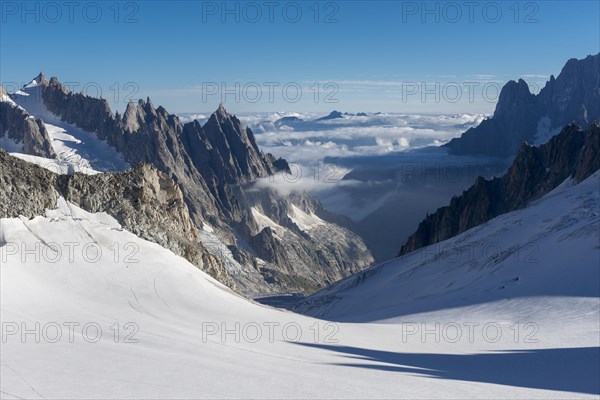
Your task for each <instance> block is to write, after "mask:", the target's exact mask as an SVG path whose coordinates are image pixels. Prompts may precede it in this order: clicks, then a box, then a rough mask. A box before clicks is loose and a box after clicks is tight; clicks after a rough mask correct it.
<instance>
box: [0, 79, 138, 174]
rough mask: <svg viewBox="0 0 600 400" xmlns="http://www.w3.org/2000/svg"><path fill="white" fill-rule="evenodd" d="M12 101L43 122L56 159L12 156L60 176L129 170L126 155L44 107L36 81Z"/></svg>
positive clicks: (25, 155)
mask: <svg viewBox="0 0 600 400" xmlns="http://www.w3.org/2000/svg"><path fill="white" fill-rule="evenodd" d="M11 101H14V103H16V104H17V105H19V106H20V107H22V108H24V109H25V110H26V111H27V112H28V113H29V114H30V115H32V116H34V117H35V118H39V119H41V120H42V121H43V122H44V125H45V126H46V129H47V130H48V134H49V135H50V139H51V141H52V147H53V149H54V152H55V153H56V155H57V159H56V160H52V159H46V158H42V157H31V156H28V155H27V154H22V153H18V152H13V153H11V154H12V155H14V156H16V157H19V158H22V159H24V160H25V161H29V162H34V163H36V164H38V165H41V166H43V167H44V168H48V169H50V170H52V171H54V172H57V173H73V172H83V173H86V174H95V173H98V172H114V171H123V170H125V169H127V168H129V164H128V163H127V162H125V161H124V159H123V156H122V155H121V154H120V153H119V152H117V151H116V150H115V149H114V148H113V147H111V146H110V145H109V144H108V143H106V142H105V141H103V140H101V139H99V138H98V137H97V136H96V135H95V134H94V133H91V132H86V131H84V130H83V129H80V128H78V127H77V126H75V125H73V124H68V123H66V122H63V121H61V119H60V118H58V117H57V116H56V115H54V114H52V113H51V112H50V111H49V110H48V109H47V108H46V106H45V105H44V101H43V99H42V92H41V85H40V84H39V83H38V82H36V80H35V79H34V80H33V81H31V82H30V83H29V84H27V85H25V86H24V87H23V89H22V90H19V91H17V92H15V93H14V94H12V100H11ZM6 150H8V151H11V150H12V149H10V148H6Z"/></svg>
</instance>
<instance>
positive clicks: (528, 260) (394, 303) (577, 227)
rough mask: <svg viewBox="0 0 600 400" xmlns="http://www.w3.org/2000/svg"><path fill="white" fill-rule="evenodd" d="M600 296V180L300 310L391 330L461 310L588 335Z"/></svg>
mask: <svg viewBox="0 0 600 400" xmlns="http://www.w3.org/2000/svg"><path fill="white" fill-rule="evenodd" d="M599 295H600V171H598V172H596V173H595V174H593V175H592V176H591V177H589V178H588V179H587V180H585V181H583V182H581V183H579V184H577V185H574V184H573V183H572V182H571V181H570V180H569V181H565V182H564V183H563V184H562V185H560V186H559V187H557V188H556V189H555V190H553V191H552V192H550V193H549V194H547V195H546V196H544V197H543V198H542V199H540V200H538V201H536V202H534V203H532V204H531V205H530V206H529V207H527V208H525V209H522V210H519V211H515V212H511V213H507V214H504V215H501V216H499V217H497V218H495V219H493V220H491V221H489V222H487V223H485V224H483V225H480V226H478V227H476V228H473V229H470V230H468V231H466V232H464V233H463V234H461V235H459V236H456V237H454V238H452V239H449V240H446V241H443V242H440V243H438V244H435V245H432V246H429V247H426V248H423V249H421V250H418V251H415V252H412V253H410V254H408V255H406V256H404V257H401V258H398V259H395V260H392V261H390V262H388V263H386V264H383V265H379V266H376V267H373V268H370V269H368V270H366V271H364V272H363V273H360V274H357V275H355V276H353V277H350V278H347V279H345V280H343V281H341V282H339V283H338V284H335V285H333V286H331V287H329V288H327V289H325V290H323V291H321V292H319V293H317V294H315V295H314V296H312V297H311V298H309V299H308V300H306V301H305V302H304V303H303V304H302V305H301V307H300V308H301V309H302V310H303V311H305V312H307V313H309V314H311V315H315V316H319V317H322V318H327V319H334V320H339V321H374V320H383V319H392V321H393V320H396V319H398V317H401V316H405V315H408V314H415V313H420V312H430V311H434V310H440V309H452V308H459V307H463V309H462V311H461V312H460V314H462V315H465V317H466V318H470V317H472V316H473V315H474V314H477V313H479V312H484V313H488V312H492V313H495V314H498V315H503V316H507V317H510V318H521V319H527V320H538V319H542V320H546V319H549V320H552V319H554V318H556V320H557V321H560V320H565V319H566V320H569V321H571V319H577V318H582V319H584V320H586V321H588V322H590V324H591V325H590V328H592V327H593V324H592V322H594V321H596V326H595V329H597V328H598V324H597V323H598V305H599V299H598V297H599ZM482 310H483V311H482ZM439 312H440V311H438V313H439ZM441 312H442V313H444V312H446V311H441ZM450 313H451V314H454V313H453V312H451V311H450ZM390 322H391V321H390ZM597 340H598V337H596V344H599V343H598V341H597Z"/></svg>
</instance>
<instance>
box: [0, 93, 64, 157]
mask: <svg viewBox="0 0 600 400" xmlns="http://www.w3.org/2000/svg"><path fill="white" fill-rule="evenodd" d="M0 97H1V99H0V138H1V137H4V136H6V137H8V139H10V140H12V141H13V142H16V143H18V144H22V145H23V150H22V152H23V153H26V154H31V155H34V156H38V157H46V158H55V157H56V154H54V150H53V149H52V143H51V142H50V136H49V135H48V131H47V130H46V127H45V126H44V124H43V123H42V121H41V120H39V119H35V118H33V117H31V116H30V115H29V114H27V111H25V110H24V109H22V108H20V107H18V106H17V105H16V104H14V103H13V102H12V101H10V100H7V101H5V100H3V99H8V95H7V94H6V92H5V91H4V89H3V88H2V87H1V86H0Z"/></svg>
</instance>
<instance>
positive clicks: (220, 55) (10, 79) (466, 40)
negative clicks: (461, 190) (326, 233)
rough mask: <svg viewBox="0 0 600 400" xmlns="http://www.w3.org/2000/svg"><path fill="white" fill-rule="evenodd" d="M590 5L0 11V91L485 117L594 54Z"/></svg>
mask: <svg viewBox="0 0 600 400" xmlns="http://www.w3.org/2000/svg"><path fill="white" fill-rule="evenodd" d="M599 3H600V2H599V1H597V0H596V1H580V2H577V1H565V2H561V1H535V2H528V1H522V2H516V1H497V2H493V1H474V2H472V3H471V4H472V6H469V5H466V2H465V1H462V0H461V1H457V2H427V3H423V2H421V1H417V2H406V1H336V2H328V1H321V2H316V1H312V0H309V1H295V2H294V1H272V2H269V1H257V2H226V3H223V2H221V1H216V2H212V1H209V2H206V1H205V2H194V1H183V2H177V1H169V2H166V1H165V2H162V1H137V2H127V1H123V2H119V3H117V2H114V1H110V0H109V1H102V2H100V1H99V2H87V1H79V5H78V6H75V7H74V8H70V7H72V6H69V5H68V4H69V2H63V1H58V2H51V3H45V2H30V3H27V6H26V7H27V9H23V6H22V2H21V1H16V2H11V1H3V2H2V3H0V4H1V7H2V9H1V12H2V15H1V18H2V19H1V31H0V33H1V35H0V36H1V38H0V46H1V47H0V48H1V50H0V81H1V82H2V84H3V85H5V86H11V84H13V83H14V82H17V83H24V82H26V81H27V80H29V79H30V78H32V77H33V76H35V75H36V74H37V73H38V72H39V71H40V70H43V71H44V72H45V73H46V75H48V76H58V77H59V79H60V80H61V81H65V82H78V83H79V89H81V87H82V86H87V88H88V93H90V94H94V91H95V89H94V87H95V86H98V87H100V88H101V90H102V94H103V97H105V98H108V99H109V100H110V101H111V104H112V105H113V107H115V108H119V109H123V108H124V104H123V103H124V101H126V100H127V95H128V94H130V93H131V92H133V91H135V92H136V93H135V95H134V97H135V98H138V97H144V98H145V97H146V96H150V97H151V98H152V99H153V101H154V104H155V105H159V104H161V105H163V106H165V107H166V108H167V109H168V110H169V111H171V112H205V111H211V110H214V109H215V108H216V107H217V106H218V103H219V102H220V101H221V100H223V96H225V95H224V93H223V91H222V89H223V84H224V85H225V88H226V89H229V90H230V91H231V94H228V95H226V96H225V98H224V100H225V103H226V106H227V108H228V109H229V110H230V111H234V112H245V111H248V112H250V111H293V110H298V111H323V112H326V111H330V110H332V109H340V110H342V111H397V112H491V111H492V110H493V106H494V104H493V103H494V100H495V95H496V94H495V90H497V88H496V87H497V86H500V85H501V83H503V82H505V81H506V80H508V79H517V78H519V77H524V79H525V80H527V81H528V82H530V81H531V82H533V84H535V85H538V86H539V85H543V83H544V82H545V80H546V78H547V77H548V76H549V75H550V74H555V75H557V74H558V73H559V72H560V69H561V68H562V66H563V65H564V63H565V62H566V61H567V60H568V59H569V58H573V57H576V58H583V57H585V56H586V55H588V54H595V53H597V52H599V51H600V25H599V20H600V6H599ZM223 4H225V7H227V10H229V12H228V13H225V14H223V11H227V10H223V7H224V6H223ZM423 4H425V6H423ZM57 5H58V9H57V7H56V6H57ZM423 7H427V9H424V8H423ZM471 7H472V8H471ZM257 9H258V10H260V15H258V14H257ZM317 9H318V11H319V12H318V14H316V12H315V11H316V10H317ZM298 10H300V11H301V13H302V15H301V16H298V15H297V11H298ZM117 11H118V13H117ZM271 11H272V13H271ZM498 11H499V12H500V13H501V15H499V14H498ZM98 12H100V13H101V15H98ZM36 19H37V20H38V21H36ZM236 19H237V21H236ZM315 20H316V21H315ZM94 21H95V22H94ZM115 82H116V83H117V86H118V87H119V88H120V91H119V95H118V96H117V93H116V87H117V86H114V85H113V84H114V83H115ZM129 82H133V83H134V85H131V84H130V85H129V86H128V83H129ZM236 82H237V83H238V84H239V89H236V86H235V85H236ZM265 82H273V83H270V84H265ZM327 82H332V83H333V85H330V86H327V87H325V85H326V84H327ZM436 82H437V83H438V84H439V87H437V88H436V86H435V85H436ZM472 82H476V83H475V84H474V83H472ZM485 84H487V86H486V89H485V90H487V91H488V93H487V94H486V95H485V97H484V95H483V94H482V91H483V90H484V89H483V85H485ZM269 85H273V86H269ZM275 85H278V86H275ZM284 85H287V86H286V87H287V90H288V93H287V97H286V96H285V94H284V93H283V86H284ZM316 85H318V86H316ZM423 85H425V86H423ZM469 85H470V86H469ZM298 87H300V88H301V90H302V94H301V96H300V97H299V100H298V101H297V102H293V100H295V99H297V98H298V96H297V94H296V93H297V90H298ZM317 87H318V88H319V89H318V90H317ZM79 89H78V90H79ZM423 89H427V90H429V92H423ZM534 89H535V87H534ZM458 90H460V91H461V92H462V93H460V94H459V92H458ZM317 91H318V92H319V94H320V96H319V98H318V99H315V96H314V95H315V92H317ZM336 91H337V93H336ZM234 92H236V93H237V94H238V96H239V99H238V100H237V101H236V99H235V98H234V94H233V93H234ZM469 92H472V93H473V95H474V98H473V99H472V100H471V99H469V96H468V94H469ZM427 93H429V94H427ZM258 94H261V97H260V99H259V100H256V98H257V96H258ZM270 94H271V96H272V100H271V99H269V95H270ZM327 95H329V96H330V97H329V100H333V101H335V100H337V101H338V102H337V103H335V102H334V103H331V102H326V98H325V96H327ZM423 95H425V98H423ZM436 96H437V97H438V98H436Z"/></svg>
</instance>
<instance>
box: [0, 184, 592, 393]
mask: <svg viewBox="0 0 600 400" xmlns="http://www.w3.org/2000/svg"><path fill="white" fill-rule="evenodd" d="M599 205H600V174H599V173H596V174H595V175H594V176H592V177H590V178H589V179H588V180H586V181H585V182H583V183H581V184H579V185H571V184H569V183H565V184H564V185H562V186H561V187H560V188H558V189H556V190H555V191H553V192H552V193H550V194H549V195H547V196H546V197H544V198H543V199H541V200H540V201H538V202H536V203H534V204H532V205H531V206H530V207H528V208H527V209H524V210H520V211H516V212H513V213H510V214H506V215H503V216H501V217H498V218H496V219H494V220H492V221H490V222H489V223H487V224H485V225H483V226H481V227H478V228H475V229H472V230H470V231H468V232H465V233H464V234H462V235H460V236H458V237H456V238H453V239H451V240H449V241H446V242H444V243H442V244H441V245H440V248H441V249H445V250H446V252H444V251H438V250H432V249H429V250H427V251H426V252H425V253H423V254H422V253H419V252H417V253H413V254H411V255H409V256H407V257H404V258H402V259H398V260H394V261H392V262H389V263H387V264H384V265H381V266H378V267H374V268H372V269H370V270H368V271H367V272H365V273H363V274H360V275H358V276H355V277H353V278H349V279H347V280H345V281H343V282H341V283H339V284H338V285H334V286H333V287H331V288H329V289H328V290H327V291H324V292H321V293H319V294H318V295H316V296H314V297H313V298H311V299H310V303H305V304H304V306H305V307H306V310H307V311H308V312H310V313H311V314H313V315H316V316H319V317H321V318H324V319H316V318H314V317H308V316H303V315H300V314H295V313H292V312H289V311H284V310H279V309H274V308H270V307H267V306H263V305H260V304H257V303H254V302H252V301H249V300H247V299H245V298H242V297H241V296H239V295H237V294H235V293H233V292H231V291H230V290H229V289H227V288H226V287H224V286H223V285H221V284H220V283H218V282H216V281H215V280H213V279H212V278H210V277H209V276H207V275H206V274H204V273H203V272H201V271H200V270H198V269H197V268H195V267H194V266H193V265H191V264H189V263H188V262H187V261H186V260H184V259H182V258H180V257H177V256H175V255H174V254H173V253H171V252H169V251H167V250H165V249H163V248H161V247H160V246H158V245H156V244H153V243H150V242H147V241H144V240H141V239H139V238H138V237H136V236H135V235H133V234H131V233H130V232H127V231H126V230H123V229H122V228H121V227H120V226H119V224H118V223H117V222H116V221H115V220H114V219H113V218H111V217H110V216H108V215H106V214H90V213H87V212H85V211H83V210H81V209H79V208H77V207H75V206H73V205H71V204H68V203H66V202H65V201H64V200H61V201H59V204H57V208H56V209H55V210H49V211H47V214H46V215H45V216H40V217H36V218H34V219H32V220H28V219H25V218H11V219H2V220H0V246H1V247H0V257H1V263H0V283H1V286H0V300H1V301H0V317H1V318H0V319H1V322H2V342H1V347H0V356H1V365H0V397H1V398H3V399H4V398H6V399H18V398H33V399H39V398H46V399H82V398H85V399H91V398H97V399H109V398H118V399H126V398H130V399H140V398H146V399H158V398H173V399H174V398H177V399H182V398H194V399H197V398H427V399H432V398H530V399H531V398H544V399H545V398H565V397H568V398H579V397H587V398H598V395H599V394H600V387H599V386H600V383H599V378H598V377H599V376H600V375H599V374H600V367H599V363H600V352H599V350H598V349H599V345H600V343H599V340H600V339H599V335H600V327H599V323H600V320H599V318H600V313H599V306H600V304H599V294H600V293H599V283H600V282H599V277H600V275H599V268H600V244H599V243H600V240H599V228H600V213H599ZM295 217H296V218H302V219H303V221H302V223H303V224H307V226H309V225H310V224H312V223H314V222H315V221H312V220H311V221H306V220H305V218H306V217H304V216H302V217H300V216H298V215H296V216H295ZM469 242H471V243H492V242H493V243H495V244H496V246H497V247H495V249H500V250H501V251H499V252H498V257H495V256H492V258H490V257H489V254H495V253H493V252H491V250H490V251H489V252H488V253H487V255H488V257H481V258H477V257H472V258H471V259H469V260H467V261H464V260H461V259H460V255H461V254H463V251H464V249H465V246H466V244H467V243H469ZM515 243H517V244H520V245H515ZM515 246H516V247H515ZM518 249H521V250H523V251H522V252H520V251H517V250H518ZM532 249H533V250H535V251H533V250H532ZM515 254H517V256H515ZM451 256H453V257H454V258H450V257H451ZM535 260H537V261H535Z"/></svg>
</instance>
